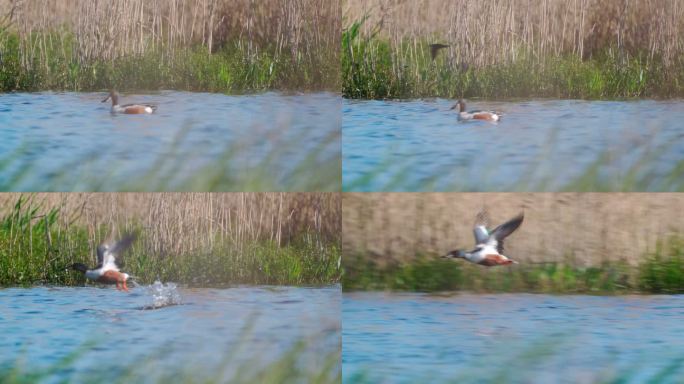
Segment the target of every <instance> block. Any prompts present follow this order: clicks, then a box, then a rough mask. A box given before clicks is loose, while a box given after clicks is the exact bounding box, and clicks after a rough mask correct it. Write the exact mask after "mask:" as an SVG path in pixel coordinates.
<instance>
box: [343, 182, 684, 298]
mask: <svg viewBox="0 0 684 384" xmlns="http://www.w3.org/2000/svg"><path fill="white" fill-rule="evenodd" d="M683 204H684V199H682V197H681V196H679V194H674V193H673V194H670V193H663V194H660V193H659V194H655V193H653V194H646V193H639V194H634V193H611V194H603V193H514V194H513V193H459V194H446V193H421V194H407V193H401V194H399V193H396V194H384V193H383V194H371V195H368V194H358V193H352V194H346V195H345V196H344V198H343V214H342V217H343V219H342V220H343V222H342V226H343V232H344V236H343V245H342V249H343V261H344V269H345V272H344V282H343V288H344V289H347V290H349V289H351V290H353V289H397V290H418V291H434V290H473V291H494V292H508V291H524V292H530V291H531V292H596V293H606V292H634V291H639V292H664V293H673V292H684V243H683V240H682V235H681V234H682V233H684V221H683V220H682V218H681V217H680V216H681V215H679V214H678V212H679V211H680V210H681V208H682V205H683ZM482 208H486V209H487V210H488V211H489V212H490V216H491V220H492V222H491V223H490V226H494V225H498V224H499V223H501V222H503V221H505V220H507V219H508V218H510V217H512V216H514V215H515V214H517V213H518V212H520V211H524V212H525V221H524V223H523V225H522V226H521V227H520V229H519V230H518V231H516V232H515V233H514V234H513V235H512V236H511V238H510V239H509V240H508V241H507V242H506V254H507V255H508V256H509V257H511V258H512V259H514V260H517V261H519V262H520V264H519V265H514V266H512V267H504V268H498V269H497V268H491V269H487V268H482V267H480V266H476V265H469V264H466V263H465V262H460V260H459V261H453V260H442V259H439V256H440V255H443V254H446V253H447V252H448V251H450V250H453V249H459V248H461V249H469V248H470V247H472V245H473V239H472V226H473V224H474V220H475V215H476V213H477V212H479V211H480V210H481V209H482Z"/></svg>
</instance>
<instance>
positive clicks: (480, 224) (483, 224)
mask: <svg viewBox="0 0 684 384" xmlns="http://www.w3.org/2000/svg"><path fill="white" fill-rule="evenodd" d="M487 225H489V213H488V212H487V209H486V208H484V207H483V208H482V209H481V210H480V212H478V213H477V216H475V224H474V227H473V235H475V245H477V244H484V243H486V242H487V240H488V239H489V231H488V230H487Z"/></svg>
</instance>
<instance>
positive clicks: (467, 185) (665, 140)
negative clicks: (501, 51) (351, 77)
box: [342, 99, 684, 191]
mask: <svg viewBox="0 0 684 384" xmlns="http://www.w3.org/2000/svg"><path fill="white" fill-rule="evenodd" d="M453 103H454V101H453V100H445V99H436V100H410V101H357V100H345V101H344V106H343V124H342V148H343V149H342V156H343V171H342V176H343V189H344V190H345V191H452V190H457V191H514V190H519V191H557V190H568V189H569V190H574V189H573V187H572V184H571V183H572V182H573V181H576V180H577V179H578V178H579V177H580V176H581V175H584V174H586V173H587V172H588V170H590V169H592V168H591V167H592V166H593V165H595V164H597V163H598V164H599V167H598V169H597V170H596V171H597V174H598V178H599V179H600V180H601V181H602V183H604V184H606V185H608V188H610V189H611V190H613V189H625V185H630V184H629V181H628V180H630V177H634V176H636V177H637V178H641V179H644V180H647V181H645V182H643V183H642V184H643V185H640V186H638V189H643V190H655V191H662V190H665V189H667V188H668V185H670V184H668V182H667V177H668V176H672V174H673V169H675V166H676V164H677V163H678V162H682V161H684V123H683V122H684V101H683V100H668V101H652V100H643V101H625V102H622V101H578V100H531V101H513V102H492V101H477V102H473V103H470V104H469V105H468V110H471V109H494V110H498V111H502V112H503V113H504V116H503V119H502V120H501V121H500V122H499V123H496V124H493V123H488V122H472V121H470V122H459V121H457V115H456V112H455V111H453V110H450V109H449V108H450V107H451V106H452V104H453ZM602 156H604V157H603V158H602ZM677 173H678V172H677ZM646 175H648V177H647V176H646ZM649 177H650V178H649ZM679 185H681V184H679ZM627 188H631V187H629V186H628V187H627ZM590 189H592V190H594V189H593V188H590Z"/></svg>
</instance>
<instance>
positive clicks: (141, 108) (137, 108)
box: [102, 91, 157, 115]
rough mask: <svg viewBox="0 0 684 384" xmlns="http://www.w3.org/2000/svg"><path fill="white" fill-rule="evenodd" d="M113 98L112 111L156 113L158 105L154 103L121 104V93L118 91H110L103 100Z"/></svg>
mask: <svg viewBox="0 0 684 384" xmlns="http://www.w3.org/2000/svg"><path fill="white" fill-rule="evenodd" d="M109 99H112V110H111V111H112V113H125V114H129V115H131V114H142V113H154V111H156V110H157V106H156V105H152V104H126V105H119V93H118V92H116V91H109V95H107V97H105V99H104V100H102V102H103V103H104V102H106V101H107V100H109Z"/></svg>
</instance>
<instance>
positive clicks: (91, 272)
mask: <svg viewBox="0 0 684 384" xmlns="http://www.w3.org/2000/svg"><path fill="white" fill-rule="evenodd" d="M133 240H135V236H133V235H126V236H124V237H123V238H122V239H121V240H119V241H117V242H114V243H110V244H108V243H102V244H100V245H98V246H97V266H96V267H95V268H93V269H88V267H87V266H86V265H85V264H81V263H74V264H72V265H71V269H73V270H76V271H80V272H83V274H84V275H85V277H86V278H87V279H89V280H93V281H96V282H98V283H102V284H116V289H118V290H120V291H121V290H123V291H126V292H128V287H127V286H126V280H128V279H129V278H130V277H131V276H130V275H129V274H127V273H123V272H121V271H119V265H118V264H117V262H116V257H117V255H118V254H120V253H121V252H123V251H125V250H126V249H127V248H128V247H129V246H130V245H131V243H133Z"/></svg>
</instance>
